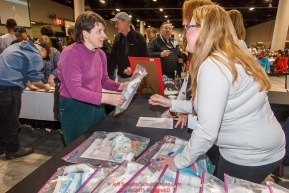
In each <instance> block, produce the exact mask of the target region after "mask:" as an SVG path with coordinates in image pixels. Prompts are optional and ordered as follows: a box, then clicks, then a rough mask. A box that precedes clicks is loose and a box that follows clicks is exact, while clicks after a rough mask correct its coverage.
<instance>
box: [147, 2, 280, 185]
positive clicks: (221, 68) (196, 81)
mask: <svg viewBox="0 0 289 193" xmlns="http://www.w3.org/2000/svg"><path fill="white" fill-rule="evenodd" d="M212 18H214V19H212ZM211 29H214V30H213V31H212V30H211ZM186 36H187V39H188V44H187V48H186V49H187V51H189V52H191V53H193V58H192V61H191V64H190V75H191V79H192V80H191V87H190V90H191V93H192V97H193V99H194V101H193V105H190V107H192V106H193V107H194V110H195V111H196V113H197V115H198V120H197V122H196V127H195V129H194V131H193V133H192V136H191V139H190V141H189V143H188V145H186V147H185V149H184V150H183V152H182V153H180V154H178V155H176V156H175V157H168V156H160V158H161V159H162V161H160V162H158V164H160V165H162V166H164V165H165V164H168V165H169V166H170V167H172V168H184V167H188V166H190V165H191V164H193V163H194V162H195V161H196V159H197V158H198V156H199V155H201V154H204V153H206V152H207V150H208V149H209V148H210V147H211V146H212V145H213V144H216V145H217V146H219V149H220V157H219V163H218V174H217V177H218V178H220V179H221V180H222V179H223V175H224V173H226V174H228V175H230V176H233V177H236V178H241V179H244V180H248V181H251V182H255V183H261V182H262V181H263V180H264V179H265V178H266V177H267V175H269V174H270V173H271V172H273V171H274V170H275V169H276V168H277V167H278V166H279V165H280V163H281V161H282V159H283V157H284V154H285V148H284V147H285V136H284V132H283V130H282V128H281V126H280V124H279V123H278V121H277V119H276V118H275V116H274V114H273V112H272V110H271V107H270V104H269V102H268V97H267V94H266V90H268V89H269V88H270V81H269V78H268V76H267V74H266V73H265V71H264V70H263V69H262V67H261V66H260V65H259V64H258V63H257V61H256V60H255V58H254V57H252V55H251V54H250V53H248V52H247V51H246V50H244V49H241V45H240V44H239V43H238V38H237V36H236V33H235V29H234V27H233V25H232V22H231V21H230V17H229V16H228V14H227V13H226V11H225V10H224V9H223V8H221V7H219V6H217V5H205V6H201V7H199V8H197V9H195V10H194V11H193V18H192V20H191V22H190V25H189V26H188V30H187V35H186ZM149 103H150V104H152V105H162V106H165V107H171V108H172V109H174V108H178V101H177V100H172V101H171V100H168V99H166V98H164V97H162V96H160V95H156V96H155V97H154V96H152V97H151V98H150V99H149Z"/></svg>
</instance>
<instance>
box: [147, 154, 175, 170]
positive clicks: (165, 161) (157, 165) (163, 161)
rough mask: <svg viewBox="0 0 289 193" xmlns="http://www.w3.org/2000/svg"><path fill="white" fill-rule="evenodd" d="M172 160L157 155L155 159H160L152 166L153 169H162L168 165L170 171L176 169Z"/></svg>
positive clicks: (172, 158)
mask: <svg viewBox="0 0 289 193" xmlns="http://www.w3.org/2000/svg"><path fill="white" fill-rule="evenodd" d="M174 158H175V157H174V156H165V155H159V156H158V157H157V158H156V159H160V161H155V162H154V163H153V165H154V167H155V168H164V167H165V165H166V164H168V165H169V167H170V168H171V169H178V168H177V166H176V164H175V161H174ZM156 159H155V160H156Z"/></svg>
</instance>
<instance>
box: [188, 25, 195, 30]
mask: <svg viewBox="0 0 289 193" xmlns="http://www.w3.org/2000/svg"><path fill="white" fill-rule="evenodd" d="M192 27H197V25H187V27H186V29H187V30H188V29H190V28H192Z"/></svg>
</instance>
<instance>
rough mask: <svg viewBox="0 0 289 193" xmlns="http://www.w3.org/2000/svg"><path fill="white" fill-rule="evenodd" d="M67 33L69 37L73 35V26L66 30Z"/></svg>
mask: <svg viewBox="0 0 289 193" xmlns="http://www.w3.org/2000/svg"><path fill="white" fill-rule="evenodd" d="M67 33H68V35H70V34H71V33H75V26H74V25H71V26H69V27H68V28H67Z"/></svg>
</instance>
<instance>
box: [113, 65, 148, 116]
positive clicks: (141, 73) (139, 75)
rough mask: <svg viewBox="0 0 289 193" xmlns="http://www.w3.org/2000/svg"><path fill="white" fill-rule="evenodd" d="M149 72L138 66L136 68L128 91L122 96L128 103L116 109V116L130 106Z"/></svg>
mask: <svg viewBox="0 0 289 193" xmlns="http://www.w3.org/2000/svg"><path fill="white" fill-rule="evenodd" d="M147 74H148V73H147V71H146V69H145V67H143V66H141V65H139V64H137V65H136V67H135V71H134V72H133V74H132V76H131V78H130V81H129V84H128V86H127V89H126V90H123V91H122V93H121V95H123V96H124V97H125V98H126V101H125V102H124V103H123V104H122V105H121V106H120V107H116V108H115V113H114V116H115V115H117V114H119V113H122V112H123V111H124V110H126V108H127V107H128V105H129V104H130V101H131V99H132V98H133V96H134V94H135V92H136V90H137V88H138V86H139V85H140V83H141V81H142V79H143V77H145V76H146V75H147Z"/></svg>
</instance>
